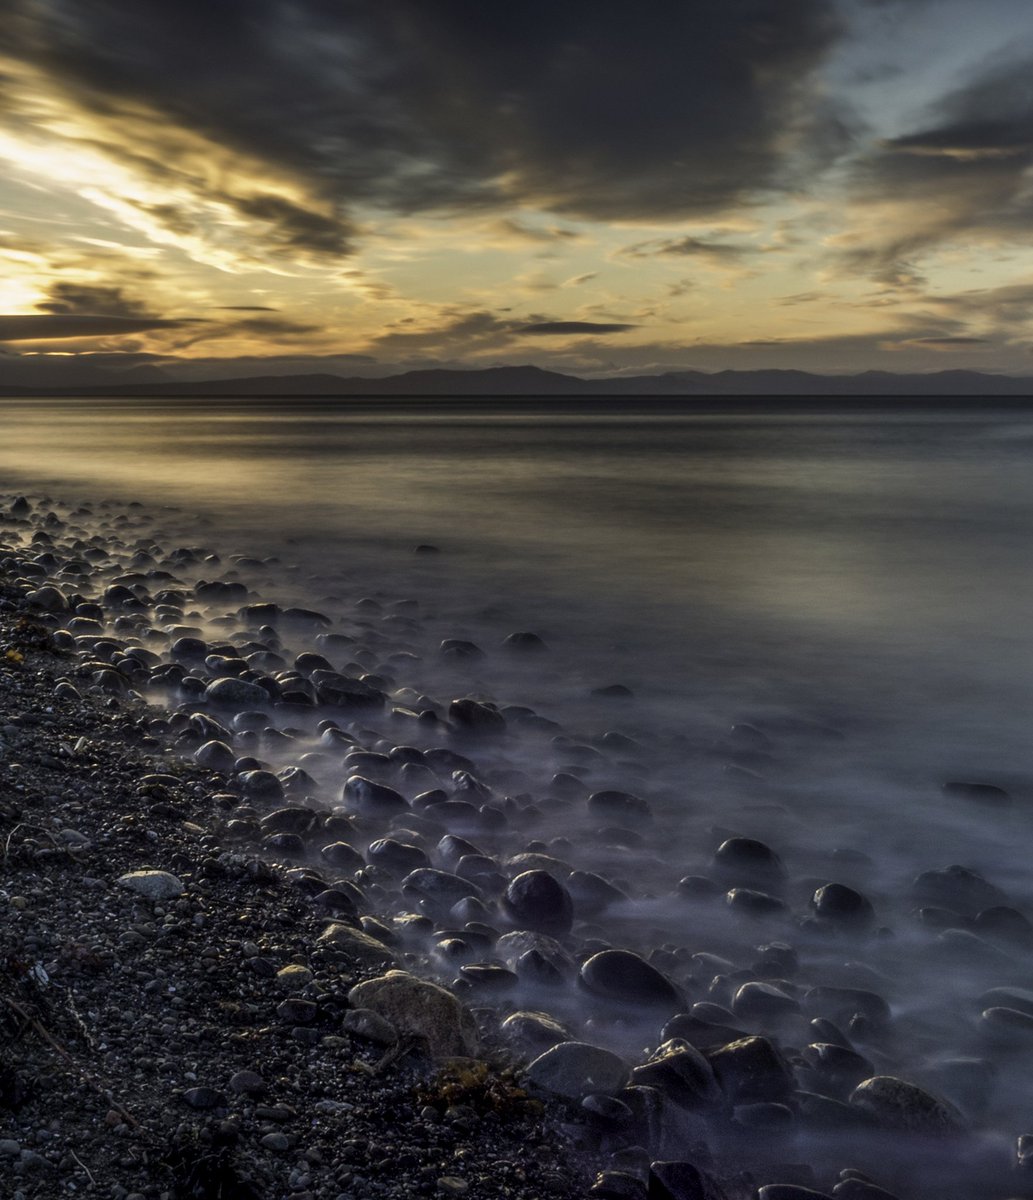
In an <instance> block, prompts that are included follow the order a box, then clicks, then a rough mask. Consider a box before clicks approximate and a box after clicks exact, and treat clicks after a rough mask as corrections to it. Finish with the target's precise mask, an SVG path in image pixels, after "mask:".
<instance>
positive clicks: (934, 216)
mask: <svg viewBox="0 0 1033 1200" xmlns="http://www.w3.org/2000/svg"><path fill="white" fill-rule="evenodd" d="M1031 78H1033V57H1029V58H1025V59H1022V60H1019V61H1009V62H1006V63H1000V62H999V63H996V64H994V65H993V66H992V67H990V68H989V69H985V70H984V72H983V73H982V74H981V75H980V76H979V77H978V78H977V79H975V80H974V81H972V82H970V83H968V84H966V85H964V86H962V87H960V88H958V89H956V90H954V91H952V92H951V93H950V94H948V95H947V96H945V97H944V98H943V99H942V100H941V101H940V103H939V104H937V105H936V107H935V108H934V109H933V110H932V111H931V112H930V113H928V114H927V119H926V120H925V121H924V122H923V123H922V124H921V125H920V126H919V127H918V128H916V129H915V130H913V131H912V132H910V133H907V134H904V135H902V136H900V137H897V138H894V139H891V140H888V141H886V142H883V143H882V144H881V146H880V147H879V148H878V149H877V150H876V151H875V152H873V153H871V154H869V155H867V156H866V157H864V158H863V159H862V160H861V161H860V162H859V163H858V164H857V166H856V168H855V170H854V172H853V178H852V186H853V191H854V195H855V197H857V198H858V199H860V200H862V201H866V202H875V203H883V204H889V205H891V206H894V207H896V208H897V209H898V211H899V212H900V214H901V215H900V220H899V221H896V222H894V221H892V220H887V221H886V222H885V226H886V227H885V231H884V232H882V233H881V234H879V235H876V236H874V237H870V238H868V239H866V240H865V241H864V242H863V243H861V244H859V245H857V246H854V247H851V248H850V249H849V250H847V251H845V252H843V253H841V254H840V255H839V262H840V265H841V266H842V267H843V268H844V269H845V270H846V271H847V272H850V273H863V274H869V275H871V276H872V277H874V278H875V279H877V280H879V281H881V282H884V283H886V284H889V285H891V286H893V287H902V288H910V289H917V288H921V287H922V286H923V285H924V282H925V281H924V279H923V278H922V273H921V269H920V266H919V265H917V262H918V259H919V258H920V256H921V255H922V254H923V253H924V252H926V251H927V250H928V249H930V248H931V247H934V246H936V245H938V244H940V243H943V242H947V241H950V240H951V239H952V238H957V237H960V236H965V237H967V238H971V237H976V238H978V239H980V240H984V241H1009V240H1011V241H1025V240H1026V239H1027V238H1028V237H1029V235H1030V233H1033V197H1031V194H1030V190H1029V171H1030V169H1031V168H1033V88H1031V87H1030V83H1029V81H1030V79H1031Z"/></svg>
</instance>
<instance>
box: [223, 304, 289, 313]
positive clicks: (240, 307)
mask: <svg viewBox="0 0 1033 1200" xmlns="http://www.w3.org/2000/svg"><path fill="white" fill-rule="evenodd" d="M219 311H220V312H279V311H280V310H279V309H278V308H272V307H271V306H270V305H268V304H220V305H219Z"/></svg>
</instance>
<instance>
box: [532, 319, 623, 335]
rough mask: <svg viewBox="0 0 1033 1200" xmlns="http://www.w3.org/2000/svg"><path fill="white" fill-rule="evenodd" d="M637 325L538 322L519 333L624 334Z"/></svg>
mask: <svg viewBox="0 0 1033 1200" xmlns="http://www.w3.org/2000/svg"><path fill="white" fill-rule="evenodd" d="M637 328H638V326H636V325H622V324H620V323H618V322H616V321H538V322H537V323H535V324H533V325H521V326H520V327H519V328H518V330H517V332H518V333H590V334H596V333H624V332H625V331H626V330H628V329H637Z"/></svg>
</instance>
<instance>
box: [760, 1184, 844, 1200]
mask: <svg viewBox="0 0 1033 1200" xmlns="http://www.w3.org/2000/svg"><path fill="white" fill-rule="evenodd" d="M757 1200H832V1198H831V1197H830V1196H829V1194H828V1192H816V1191H815V1190H814V1188H809V1187H801V1185H800V1184H798V1183H768V1184H765V1186H764V1187H762V1188H760V1189H759V1191H758V1192H757Z"/></svg>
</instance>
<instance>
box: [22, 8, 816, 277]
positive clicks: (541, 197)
mask: <svg viewBox="0 0 1033 1200" xmlns="http://www.w3.org/2000/svg"><path fill="white" fill-rule="evenodd" d="M7 7H8V14H7V23H8V31H9V43H10V45H11V47H12V48H13V52H14V55H15V56H16V57H17V59H18V60H19V61H20V62H21V63H23V64H25V65H27V66H29V67H31V68H34V69H37V70H40V71H42V72H44V73H45V74H46V76H47V77H48V78H50V79H52V80H60V81H61V87H62V88H63V90H64V93H65V97H66V98H67V99H68V100H69V101H71V102H72V103H74V104H75V105H77V106H80V107H81V108H82V109H84V110H86V111H88V112H89V113H90V114H91V115H92V117H93V118H94V119H95V120H96V121H97V123H98V125H99V126H105V125H107V128H108V129H109V132H110V134H111V136H112V141H113V142H116V143H117V142H119V141H120V139H119V138H118V137H117V136H116V129H117V126H118V123H119V122H124V121H125V120H126V119H127V118H128V119H131V120H132V121H133V123H134V133H135V144H134V146H133V147H132V149H131V151H127V150H126V148H125V147H124V146H121V145H116V146H115V147H114V148H115V149H116V150H117V151H118V152H120V153H122V154H123V155H124V154H126V153H132V154H134V155H135V156H136V158H137V165H138V166H141V167H142V168H143V169H145V170H147V171H149V172H151V173H153V174H154V176H155V177H156V178H160V177H162V176H164V177H166V178H168V177H170V176H178V177H179V181H180V182H184V181H185V182H189V183H192V184H194V185H196V186H197V187H207V188H208V189H210V191H211V192H212V193H213V194H217V195H218V198H219V199H221V200H223V201H225V202H226V203H227V204H229V205H230V206H232V207H235V208H236V209H237V211H238V212H239V213H241V214H242V215H243V216H245V217H247V218H251V219H254V220H257V221H259V222H263V223H265V224H266V225H267V226H268V228H269V231H270V232H271V233H272V235H273V238H274V240H277V241H279V242H280V243H281V244H282V245H284V246H286V247H293V248H303V249H308V250H311V251H312V252H314V253H317V254H343V253H347V251H348V249H349V246H350V244H351V239H352V237H353V236H354V233H355V228H354V225H353V224H352V222H351V219H350V218H349V217H348V215H347V213H348V211H349V210H350V206H352V205H354V204H355V203H367V204H373V205H376V206H383V207H386V208H389V209H392V210H395V211H401V212H414V211H420V210H428V209H451V210H455V209H468V208H471V207H472V208H478V207H491V206H498V205H501V204H513V203H516V204H529V205H533V206H535V207H537V208H542V209H548V210H550V211H553V212H560V213H566V214H573V215H577V216H582V217H584V216H587V217H592V218H631V219H643V218H646V217H652V218H671V217H678V216H685V215H688V214H699V213H708V212H713V211H716V210H719V209H722V208H724V207H726V206H728V205H729V204H733V203H736V202H738V201H739V200H741V199H743V198H744V197H748V196H751V195H754V194H756V193H757V192H758V191H760V190H763V189H765V188H769V187H772V186H777V185H779V184H780V183H782V182H784V179H783V173H784V169H785V166H786V161H787V156H788V155H789V154H790V153H793V152H798V151H801V150H802V149H804V148H806V147H807V146H813V145H817V144H818V142H819V141H822V140H823V139H825V138H826V137H827V132H828V128H827V127H828V121H827V120H826V117H827V116H828V115H829V114H827V113H824V112H822V111H820V109H821V106H820V105H818V104H816V101H815V97H814V95H813V94H812V93H810V92H809V90H808V86H807V85H808V80H809V78H810V76H811V74H812V72H813V71H814V70H815V68H816V67H817V66H818V65H819V64H820V63H821V61H822V58H823V56H824V55H825V53H826V52H827V50H828V49H829V47H830V45H831V44H832V43H833V41H834V39H835V37H836V36H837V33H838V31H839V22H838V19H837V16H836V12H835V7H834V5H833V4H832V3H831V2H830V0H794V2H793V3H792V4H791V5H787V4H785V3H784V2H783V0H700V2H698V3H695V4H691V5H667V6H663V9H662V11H659V10H657V11H656V12H653V13H651V12H649V11H648V10H647V11H645V12H638V11H636V12H634V13H633V12H632V11H630V10H629V9H628V6H627V5H626V4H624V3H619V2H617V0H566V2H565V3H563V4H555V3H553V2H552V0H549V2H548V3H546V2H545V0H525V2H524V3H522V4H519V5H502V4H484V3H482V2H480V0H476V2H475V0H392V2H391V3H390V4H386V5H375V4H366V3H358V2H354V0H353V2H351V3H347V2H335V3H330V2H328V0H292V2H291V3H285V2H284V0H220V2H219V3H218V4H211V3H208V2H202V0H176V3H174V4H169V3H167V0H135V2H134V3H133V4H132V5H127V4H126V3H124V0H91V2H90V3H89V4H83V3H81V0H11V2H10V3H9V4H8V6H7ZM14 99H15V100H17V97H14ZM23 115H24V118H25V119H26V120H32V119H33V115H32V113H31V112H25V113H24V114H23ZM170 129H174V130H180V131H188V132H189V133H190V134H191V135H193V136H194V137H196V138H198V139H203V141H204V142H206V143H208V144H210V145H215V146H219V147H222V148H223V149H224V150H225V151H226V152H227V153H228V154H236V155H240V156H243V157H244V158H247V159H251V160H254V161H257V162H261V163H263V164H265V165H266V166H267V168H268V169H269V171H270V172H271V173H273V174H275V175H277V176H279V177H280V178H282V179H285V180H293V181H295V182H296V183H297V184H298V185H299V186H300V187H301V188H302V189H303V194H304V196H305V197H307V199H306V200H301V199H289V198H285V197H283V196H282V195H277V194H276V193H275V192H269V191H261V190H256V191H254V192H252V193H246V192H245V191H243V189H241V188H240V187H239V186H235V187H233V188H232V189H228V188H226V187H225V186H224V185H220V183H219V182H218V181H216V180H212V179H208V180H205V179H203V178H201V177H200V176H199V174H198V172H197V170H196V163H192V162H191V159H190V153H191V146H190V144H189V143H187V142H183V141H182V140H177V139H176V138H175V137H171V136H170V135H169V130H170ZM101 136H104V135H101ZM150 215H151V216H153V217H155V218H156V219H158V220H162V221H165V222H167V223H169V224H170V225H173V226H174V225H175V224H176V223H177V221H178V222H180V223H182V222H183V221H184V220H186V221H188V220H189V218H186V217H184V214H183V212H182V211H181V210H179V209H177V208H176V206H174V205H173V206H171V207H170V208H168V209H167V210H166V211H160V210H159V211H152V212H151V214H150Z"/></svg>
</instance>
